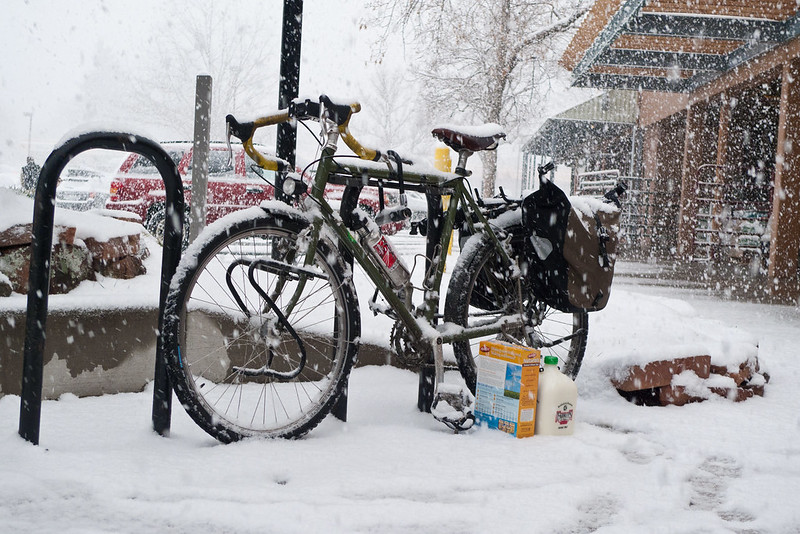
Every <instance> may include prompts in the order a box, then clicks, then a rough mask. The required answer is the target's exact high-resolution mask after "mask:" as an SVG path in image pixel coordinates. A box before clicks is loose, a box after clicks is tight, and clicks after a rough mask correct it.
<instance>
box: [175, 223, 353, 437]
mask: <svg viewBox="0 0 800 534" xmlns="http://www.w3.org/2000/svg"><path fill="white" fill-rule="evenodd" d="M223 220H224V219H223ZM232 220H233V221H236V222H233V223H232V224H230V225H228V226H224V225H223V227H222V228H221V229H220V230H219V231H217V233H216V234H215V235H213V236H212V237H206V236H203V237H201V239H202V240H203V244H202V245H201V246H200V248H199V250H197V251H195V252H196V253H195V254H192V253H191V252H192V249H190V250H189V251H188V252H187V256H186V257H184V259H183V260H182V261H181V265H180V266H179V267H178V271H177V274H176V277H175V279H173V283H172V287H171V291H170V293H169V297H168V300H167V307H166V318H165V319H166V320H165V332H164V335H165V338H164V339H165V341H164V342H165V354H166V357H167V362H168V370H169V373H170V378H171V379H172V384H173V387H174V390H175V393H176V395H177V396H178V399H179V400H180V401H181V404H182V405H183V406H184V408H185V409H186V410H187V412H188V413H189V415H190V416H191V417H192V419H194V421H195V422H196V423H197V424H198V425H200V427H202V428H203V429H204V430H205V431H206V432H208V433H209V434H211V435H212V436H214V437H215V438H217V439H218V440H220V441H222V442H226V443H227V442H231V441H236V440H239V439H241V438H243V437H250V436H260V437H283V438H296V437H299V436H302V435H303V434H305V433H307V432H308V431H309V430H311V429H312V428H314V427H315V426H316V425H317V424H319V422H320V421H321V420H322V419H323V418H324V417H325V416H326V415H327V414H328V413H329V412H330V410H331V409H332V407H333V406H334V404H335V403H336V401H337V400H338V399H339V397H340V396H341V395H342V393H343V389H344V387H345V385H346V381H347V377H348V374H349V372H350V369H351V367H352V365H353V361H354V359H355V355H356V352H357V338H358V336H359V335H360V328H361V326H360V318H359V310H358V301H357V299H356V294H355V289H354V287H353V285H352V281H351V279H350V278H347V277H345V275H344V272H345V266H344V264H343V262H342V260H341V257H340V255H339V254H338V252H337V249H336V247H335V246H333V245H332V244H331V243H329V242H328V241H326V240H324V239H320V240H319V241H318V243H317V246H316V251H315V254H314V258H313V261H312V262H311V264H310V265H305V263H306V262H305V259H306V256H305V254H304V253H303V252H302V251H303V250H304V249H305V248H306V245H301V244H300V243H299V237H300V234H301V232H302V231H303V230H305V229H306V228H307V227H308V222H307V221H306V220H304V219H302V218H300V217H298V216H293V215H289V214H273V215H270V214H269V213H264V214H263V215H262V216H260V217H257V218H255V219H250V220H245V221H242V220H241V217H234V218H233V219H232Z"/></svg>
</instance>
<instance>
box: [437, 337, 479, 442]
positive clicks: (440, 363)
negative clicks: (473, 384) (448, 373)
mask: <svg viewBox="0 0 800 534" xmlns="http://www.w3.org/2000/svg"><path fill="white" fill-rule="evenodd" d="M432 345H433V362H434V369H435V372H436V377H435V383H434V386H433V403H432V404H431V415H433V417H434V418H435V419H436V420H437V421H441V422H442V423H444V424H445V425H447V426H448V427H449V428H451V429H453V430H455V431H456V432H460V431H462V430H467V429H469V428H471V427H472V425H473V424H474V423H475V415H473V413H472V412H473V406H474V405H475V398H474V397H473V396H472V393H470V391H469V389H467V387H466V385H458V384H445V382H444V352H443V351H442V338H441V336H440V337H437V338H436V341H435V342H434V343H432Z"/></svg>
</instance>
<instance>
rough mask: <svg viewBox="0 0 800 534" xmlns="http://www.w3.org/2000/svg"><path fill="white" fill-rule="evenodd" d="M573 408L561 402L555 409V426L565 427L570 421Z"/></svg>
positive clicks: (567, 403)
mask: <svg viewBox="0 0 800 534" xmlns="http://www.w3.org/2000/svg"><path fill="white" fill-rule="evenodd" d="M574 409H575V407H574V406H572V404H570V403H569V402H563V403H561V404H559V405H558V407H557V408H556V424H558V425H559V426H567V425H568V424H569V422H570V421H572V413H573V411H574Z"/></svg>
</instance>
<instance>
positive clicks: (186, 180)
mask: <svg viewBox="0 0 800 534" xmlns="http://www.w3.org/2000/svg"><path fill="white" fill-rule="evenodd" d="M161 146H162V147H163V148H164V150H165V151H166V152H167V154H169V156H170V157H171V158H172V160H173V161H174V162H175V163H176V164H177V166H178V172H179V174H180V175H181V178H182V181H183V190H184V198H185V200H186V206H187V210H188V206H189V205H190V203H191V201H192V143H191V142H182V143H163V144H162V145H161ZM229 160H230V161H229ZM251 165H253V161H252V160H251V159H250V158H249V157H248V156H247V154H245V152H244V149H243V148H242V146H241V145H234V146H233V158H232V159H231V158H230V154H229V152H228V148H227V145H226V144H225V143H211V146H210V150H209V158H208V193H207V197H206V214H207V218H206V222H208V223H211V222H214V221H215V220H217V219H219V218H220V217H222V216H224V215H227V214H228V213H231V212H233V211H236V210H239V209H242V208H246V207H250V206H255V205H257V204H259V203H260V202H261V201H263V200H267V199H271V198H274V197H275V192H274V188H273V187H272V185H271V184H270V183H267V182H266V181H264V180H262V179H261V178H260V177H259V176H257V175H256V174H255V173H254V172H253V171H252V170H251ZM262 172H263V174H264V177H265V178H266V179H267V180H268V181H270V182H271V181H272V180H273V178H274V173H272V172H270V171H262ZM165 197H166V191H165V190H164V181H163V180H162V178H161V175H160V174H159V173H158V170H157V169H156V167H155V165H154V164H153V162H152V161H150V160H149V159H147V158H146V157H144V156H142V155H139V154H131V155H130V156H128V157H127V158H126V159H125V161H123V163H122V165H121V166H120V168H119V171H117V174H116V176H115V177H114V180H113V181H112V182H111V188H110V197H109V199H108V201H107V202H106V208H107V209H112V210H124V211H130V212H133V213H136V214H137V215H139V217H141V218H142V221H143V222H144V225H145V228H147V229H148V230H149V231H150V232H151V233H152V234H153V235H155V236H156V237H158V238H160V237H161V236H163V234H164V220H165V215H164V207H165Z"/></svg>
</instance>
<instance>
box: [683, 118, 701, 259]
mask: <svg viewBox="0 0 800 534" xmlns="http://www.w3.org/2000/svg"><path fill="white" fill-rule="evenodd" d="M704 122H705V110H704V109H703V106H702V105H700V104H694V105H692V106H689V108H688V109H687V110H686V142H685V144H684V148H683V174H682V176H681V205H680V211H679V215H678V256H679V257H680V258H682V259H690V258H691V257H692V254H693V253H694V238H695V230H696V228H697V167H699V166H700V165H701V163H702V162H701V161H700V147H699V145H700V144H701V143H702V139H703V127H704Z"/></svg>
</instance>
